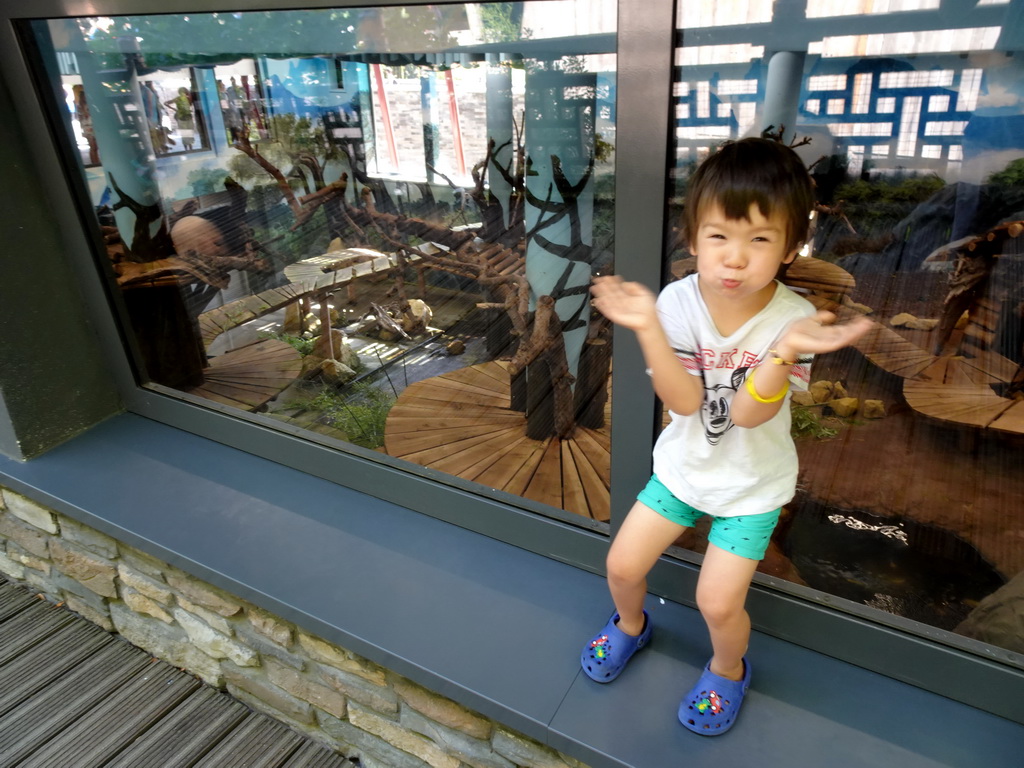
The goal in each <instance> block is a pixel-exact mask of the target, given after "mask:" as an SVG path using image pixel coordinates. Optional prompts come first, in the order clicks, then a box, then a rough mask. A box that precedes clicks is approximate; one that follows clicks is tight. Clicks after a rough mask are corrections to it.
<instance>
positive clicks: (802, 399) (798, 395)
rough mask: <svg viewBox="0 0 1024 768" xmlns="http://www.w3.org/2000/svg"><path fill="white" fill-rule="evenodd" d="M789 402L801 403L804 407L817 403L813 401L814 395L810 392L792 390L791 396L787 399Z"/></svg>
mask: <svg viewBox="0 0 1024 768" xmlns="http://www.w3.org/2000/svg"><path fill="white" fill-rule="evenodd" d="M789 402H790V403H792V404H793V405H802V406H805V407H806V406H809V405H817V403H815V402H814V395H812V394H811V393H810V392H794V393H793V396H792V397H791V398H790V399H789Z"/></svg>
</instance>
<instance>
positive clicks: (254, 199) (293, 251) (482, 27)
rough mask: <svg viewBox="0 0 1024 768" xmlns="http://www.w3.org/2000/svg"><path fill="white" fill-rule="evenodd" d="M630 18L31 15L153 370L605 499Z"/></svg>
mask: <svg viewBox="0 0 1024 768" xmlns="http://www.w3.org/2000/svg"><path fill="white" fill-rule="evenodd" d="M614 20H615V9H614V3H608V2H594V3H588V2H583V0H564V1H561V2H538V3H527V4H522V3H501V4H493V5H439V6H416V7H410V8H395V7H390V8H351V9H337V10H322V11H287V12H286V11H282V12H263V11H253V12H246V13H207V14H190V15H187V16H176V15H159V16H156V15H154V16H124V17H114V18H108V17H96V18H79V19H66V20H53V21H46V22H42V21H40V22H36V23H35V24H34V31H35V33H36V36H37V40H38V41H39V43H40V47H41V48H42V50H44V51H46V50H49V51H51V52H52V56H53V59H54V60H55V61H58V62H60V69H61V73H62V75H61V76H62V83H61V84H62V85H64V86H66V88H67V89H68V90H67V95H66V97H65V101H66V104H67V115H66V116H64V123H65V125H66V126H67V127H68V131H69V138H71V140H72V141H73V142H74V143H75V145H76V147H77V149H78V155H79V156H80V158H81V161H82V162H81V164H80V170H81V172H82V173H83V174H84V176H85V179H86V181H87V184H88V188H89V192H90V195H91V198H92V199H91V200H90V201H89V203H90V205H91V209H92V210H93V211H94V212H95V215H96V217H97V218H98V221H99V224H100V228H101V231H102V234H103V238H104V242H103V245H104V248H105V254H104V257H103V260H104V261H105V262H107V266H109V270H108V272H109V274H110V279H111V280H112V281H113V282H114V284H115V285H116V286H117V289H118V291H117V293H118V297H119V300H120V302H121V305H122V308H123V314H124V316H125V317H126V318H127V323H128V325H129V326H130V329H131V334H130V335H131V342H132V346H133V348H134V349H135V350H136V352H137V361H138V363H139V369H140V378H141V379H142V380H143V383H148V384H149V385H156V386H158V387H161V388H163V389H164V391H168V390H173V391H174V392H180V393H187V394H188V395H189V396H191V397H192V398H196V399H198V400H197V401H198V402H204V401H205V402H207V403H217V404H220V405H221V406H226V407H228V408H232V409H241V410H245V411H252V412H260V413H263V414H265V415H267V416H269V417H271V418H273V419H276V420H279V421H282V422H287V423H288V424H290V425H293V426H297V427H299V428H301V429H304V430H307V431H308V432H309V433H316V434H319V435H320V436H322V437H325V438H328V439H334V440H338V441H343V442H345V443H350V444H354V445H359V446H362V447H364V448H368V449H373V450H377V451H380V452H383V453H387V454H390V455H391V456H393V457H398V458H402V459H405V460H407V461H410V462H415V463H417V464H421V465H423V466H427V467H431V468H433V469H436V470H439V471H440V472H444V473H448V474H451V475H456V476H458V477H461V478H464V479H466V480H472V481H476V482H477V483H479V487H480V489H481V491H482V492H483V491H486V489H497V490H500V491H504V492H506V493H511V494H515V495H519V496H522V497H525V498H528V499H532V500H534V501H537V502H541V503H543V504H546V505H548V506H549V507H552V508H555V510H554V511H552V510H548V512H549V513H551V514H557V515H560V516H563V517H564V516H565V515H564V513H562V512H559V511H558V510H567V511H569V512H572V513H576V516H572V517H571V519H574V520H576V521H577V522H579V523H581V524H584V525H595V524H596V523H594V522H592V521H606V520H607V519H608V482H609V458H608V450H609V440H608V434H609V423H608V415H609V413H608V392H607V387H608V373H609V366H610V362H609V345H608V343H607V340H608V338H607V337H608V329H607V327H606V325H605V324H603V323H602V322H601V321H600V320H599V319H598V318H596V317H592V313H591V309H590V305H589V300H588V298H589V294H588V288H589V283H590V278H591V274H592V273H593V272H594V271H595V270H597V269H599V268H600V267H601V266H602V265H604V264H608V263H609V262H610V261H611V256H612V252H611V249H612V224H611V222H612V214H611V199H612V194H611V191H612V186H613V176H612V159H613V152H614V142H615V69H614V68H615V57H614V50H615V35H614V32H615V29H614ZM51 69H52V67H51ZM86 107H87V108H88V112H86ZM533 506H534V507H535V508H538V507H539V505H536V504H535V505H533Z"/></svg>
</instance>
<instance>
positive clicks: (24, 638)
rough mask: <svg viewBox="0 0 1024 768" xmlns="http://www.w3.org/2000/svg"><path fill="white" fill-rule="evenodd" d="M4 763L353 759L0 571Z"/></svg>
mask: <svg viewBox="0 0 1024 768" xmlns="http://www.w3.org/2000/svg"><path fill="white" fill-rule="evenodd" d="M0 681H3V682H2V684H0V765H2V766H4V768H100V767H101V766H103V767H104V768H241V767H242V766H246V768H354V766H355V764H354V763H353V762H351V761H349V760H346V759H345V758H343V757H341V756H340V755H338V754H337V753H335V752H333V751H331V750H330V749H328V748H327V747H325V746H323V745H321V744H318V743H317V742H315V741H313V740H311V739H309V738H308V737H306V736H304V735H301V734H299V733H297V732H295V731H292V730H290V729H289V728H287V727H285V726H284V725H282V724H281V723H279V722H277V721H275V720H273V719H271V718H270V717H267V716H266V715H261V714H258V713H255V712H253V711H251V710H250V709H249V708H248V707H246V706H245V705H244V704H242V703H241V702H239V701H237V700H236V699H234V698H232V697H231V696H228V695H227V694H225V693H221V692H220V691H218V690H216V689H214V688H211V687H210V686H208V685H205V684H203V683H202V682H200V681H199V680H197V679H195V678H194V677H192V676H191V675H188V674H187V673H185V672H182V671H181V670H178V669H176V668H175V667H172V666H171V665H170V664H167V663H165V662H162V661H158V660H155V659H153V658H152V657H151V656H150V655H149V654H148V653H146V652H145V651H143V650H141V649H139V648H136V647H135V646H132V645H130V644H128V643H127V642H125V641H124V640H123V639H121V638H119V637H117V636H115V635H111V634H109V633H107V632H105V631H103V630H102V629H100V628H99V627H97V626H96V625H94V624H92V623H91V622H88V621H86V620H85V619H83V618H81V617H79V616H76V615H75V614H73V613H71V612H70V611H68V610H66V609H64V608H61V607H58V606H55V605H51V604H49V603H47V602H44V601H42V600H40V599H39V598H37V597H35V596H33V595H32V594H31V593H30V592H29V591H28V590H27V589H25V588H24V587H22V586H20V585H16V584H12V583H10V582H8V581H6V580H5V579H4V578H3V577H0Z"/></svg>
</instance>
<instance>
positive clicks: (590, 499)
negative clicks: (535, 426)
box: [384, 361, 610, 521]
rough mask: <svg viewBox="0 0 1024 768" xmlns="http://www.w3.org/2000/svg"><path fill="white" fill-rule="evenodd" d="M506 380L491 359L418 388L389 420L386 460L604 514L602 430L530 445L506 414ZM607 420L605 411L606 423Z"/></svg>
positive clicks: (605, 436)
mask: <svg viewBox="0 0 1024 768" xmlns="http://www.w3.org/2000/svg"><path fill="white" fill-rule="evenodd" d="M509 389H510V387H509V375H508V371H507V370H506V368H505V365H504V364H503V363H501V362H497V361H492V362H489V363H483V364H481V365H475V366H472V367H469V368H461V369H459V370H457V371H453V372H451V373H446V374H443V375H441V376H437V377H435V378H432V379H427V380H425V381H420V382H417V383H416V384H413V385H411V386H410V387H408V388H407V389H406V390H405V391H404V392H402V394H401V395H400V396H399V397H398V401H397V402H396V403H395V405H394V407H393V408H392V409H391V412H390V413H389V414H388V419H387V424H386V426H385V432H384V446H385V449H386V450H387V452H388V454H390V455H391V456H396V457H399V458H403V459H406V460H408V461H412V462H415V463H416V464H420V465H422V466H425V467H432V468H434V469H439V470H441V471H443V472H447V473H448V474H451V475H456V476H457V477H462V478H465V479H467V480H473V481H475V482H477V483H481V484H483V485H486V486H489V487H491V488H497V489H500V490H503V491H508V492H509V493H513V494H515V495H517V496H523V497H525V498H528V499H532V500H534V501H539V502H542V503H544V504H549V505H550V506H553V507H559V508H561V509H565V510H567V511H569V512H574V513H576V514H579V515H584V516H586V517H590V518H593V519H595V520H602V521H607V520H608V519H609V516H610V510H609V496H608V489H609V484H610V452H609V450H610V438H609V428H608V427H607V426H606V427H604V428H602V429H599V430H595V429H587V428H584V427H579V428H577V430H576V434H575V435H574V436H573V437H572V438H569V439H566V440H559V439H557V438H548V439H546V440H531V439H530V438H528V437H526V418H525V417H524V416H523V414H522V413H520V412H518V411H513V410H511V409H510V408H509ZM609 419H610V410H609V408H608V407H606V411H605V423H606V424H608V423H609Z"/></svg>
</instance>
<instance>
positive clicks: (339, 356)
mask: <svg viewBox="0 0 1024 768" xmlns="http://www.w3.org/2000/svg"><path fill="white" fill-rule="evenodd" d="M329 338H330V343H328V336H327V334H322V335H320V336H318V337H317V339H316V341H315V342H314V344H313V351H312V352H311V353H310V355H312V356H314V357H318V358H321V359H327V358H329V357H331V350H332V348H333V351H334V359H335V360H338V361H339V362H342V363H344V364H345V365H347V366H348V367H349V368H356V367H358V365H359V355H358V354H357V353H356V351H355V350H354V349H352V347H351V346H349V344H348V337H346V336H345V333H344V332H343V331H340V330H338V329H337V328H332V329H331V335H330V337H329Z"/></svg>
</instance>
